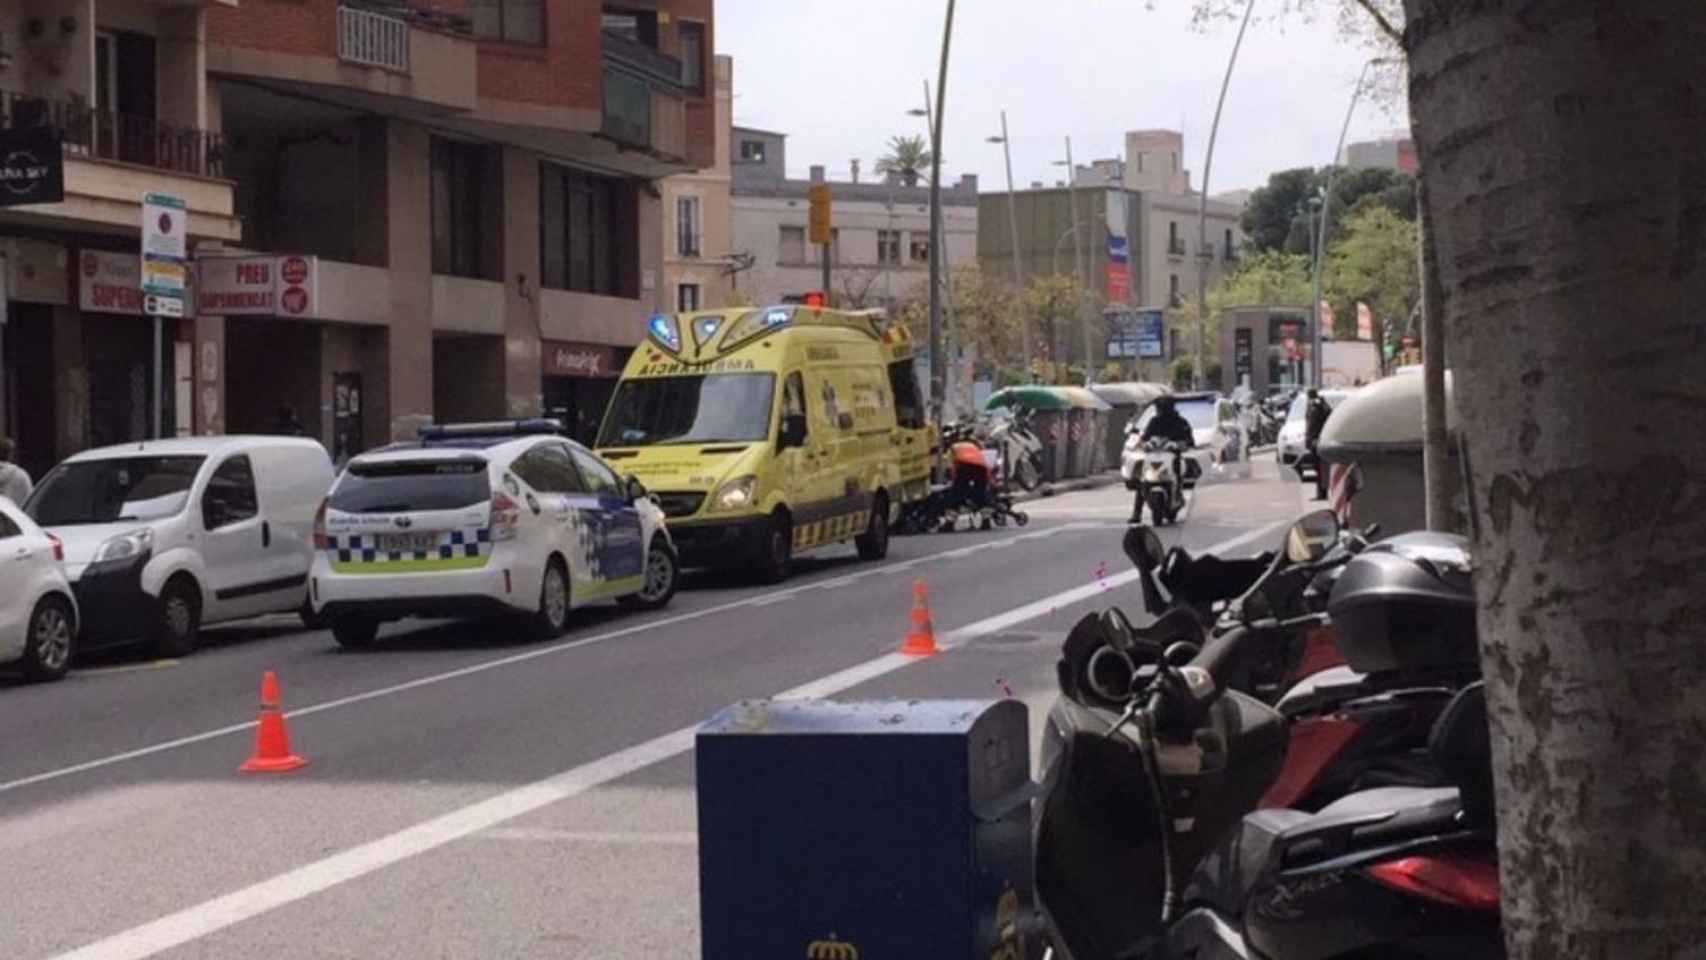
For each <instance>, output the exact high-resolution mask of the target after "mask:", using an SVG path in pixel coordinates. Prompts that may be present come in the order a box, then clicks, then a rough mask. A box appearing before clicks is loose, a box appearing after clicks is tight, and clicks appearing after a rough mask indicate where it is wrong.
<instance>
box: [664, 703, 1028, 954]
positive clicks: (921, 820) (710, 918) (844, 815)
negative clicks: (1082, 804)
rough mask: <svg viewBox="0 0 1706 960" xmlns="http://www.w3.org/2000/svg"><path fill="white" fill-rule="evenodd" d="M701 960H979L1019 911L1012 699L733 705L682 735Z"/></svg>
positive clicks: (1010, 941)
mask: <svg viewBox="0 0 1706 960" xmlns="http://www.w3.org/2000/svg"><path fill="white" fill-rule="evenodd" d="M697 765H698V794H699V905H700V930H701V945H702V956H703V958H704V960H755V958H761V957H762V958H769V957H777V958H782V957H788V958H794V957H798V958H806V960H853V958H856V957H858V958H875V957H920V958H922V957H928V958H930V960H961V958H965V960H970V958H977V960H987V958H988V957H990V956H994V955H996V953H997V951H1003V950H1006V949H1007V948H1009V947H1011V948H1013V953H1012V954H1011V955H1012V956H1018V951H1019V945H1020V943H1021V942H1022V941H1021V939H1020V938H1021V937H1022V936H1023V934H1022V932H1021V929H1020V928H1021V924H1020V922H1019V921H1020V919H1021V918H1022V917H1025V916H1027V915H1028V914H1029V913H1030V912H1031V910H1032V906H1031V904H1032V880H1031V877H1032V869H1031V806H1030V798H1031V793H1032V789H1031V782H1030V778H1029V770H1030V758H1029V726H1028V724H1027V722H1026V711H1025V706H1024V704H1022V703H1020V702H1019V701H1017V700H1001V701H971V700H938V701H890V702H868V703H834V702H828V701H814V700H779V701H749V702H743V703H738V704H735V705H734V706H732V707H729V708H728V709H726V710H724V711H722V712H721V713H719V714H717V715H716V716H715V717H713V718H712V719H711V720H710V721H709V722H708V723H706V724H705V726H703V727H702V728H700V730H699V735H698V750H697Z"/></svg>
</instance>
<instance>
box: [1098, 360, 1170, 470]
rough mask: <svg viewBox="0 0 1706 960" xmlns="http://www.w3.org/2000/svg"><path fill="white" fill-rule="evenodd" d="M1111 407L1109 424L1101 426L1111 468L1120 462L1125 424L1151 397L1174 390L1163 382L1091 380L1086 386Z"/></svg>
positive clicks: (1105, 460)
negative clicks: (1106, 381) (1100, 381)
mask: <svg viewBox="0 0 1706 960" xmlns="http://www.w3.org/2000/svg"><path fill="white" fill-rule="evenodd" d="M1086 389H1088V390H1089V391H1090V392H1091V393H1093V394H1095V395H1096V396H1097V397H1098V398H1100V399H1101V401H1102V402H1103V403H1105V404H1107V405H1108V406H1109V407H1110V408H1111V409H1109V411H1108V414H1107V417H1108V420H1107V425H1106V426H1105V427H1104V428H1103V430H1102V456H1103V464H1104V466H1105V469H1109V470H1112V469H1114V468H1116V467H1118V466H1119V465H1120V453H1121V451H1122V450H1124V448H1125V426H1126V424H1128V423H1130V422H1131V421H1132V420H1134V419H1136V417H1137V415H1138V414H1139V413H1141V412H1143V408H1144V407H1145V406H1148V404H1149V401H1151V400H1154V399H1155V398H1156V397H1159V396H1161V395H1162V394H1164V393H1171V392H1172V391H1171V390H1169V389H1168V388H1167V387H1166V386H1165V385H1164V384H1159V383H1140V382H1135V381H1121V382H1119V383H1092V384H1090V386H1089V387H1087V388H1086Z"/></svg>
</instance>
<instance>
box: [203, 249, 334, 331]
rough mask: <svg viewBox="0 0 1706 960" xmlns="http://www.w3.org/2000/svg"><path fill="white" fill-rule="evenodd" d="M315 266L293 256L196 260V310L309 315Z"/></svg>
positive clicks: (220, 313) (210, 313) (237, 314)
mask: <svg viewBox="0 0 1706 960" xmlns="http://www.w3.org/2000/svg"><path fill="white" fill-rule="evenodd" d="M318 265H319V262H318V260H317V259H316V258H314V257H298V256H285V257H209V258H207V259H205V260H199V261H197V263H196V269H197V272H198V273H199V278H198V279H199V283H198V286H197V289H198V290H199V292H200V296H199V297H198V298H197V300H196V309H197V311H198V312H199V313H201V314H203V315H206V316H227V317H241V316H265V317H271V316H287V317H299V316H308V315H312V314H313V313H314V307H315V286H316V284H315V279H316V274H317V273H318V269H317V268H318Z"/></svg>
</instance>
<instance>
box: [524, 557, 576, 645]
mask: <svg viewBox="0 0 1706 960" xmlns="http://www.w3.org/2000/svg"><path fill="white" fill-rule="evenodd" d="M568 626H569V575H568V573H566V572H565V571H564V570H563V562H562V561H561V560H557V559H554V558H553V559H552V560H551V561H550V562H549V563H547V564H546V565H545V575H544V576H543V577H540V578H539V612H538V613H535V614H534V615H533V632H534V634H535V635H537V636H538V637H539V638H540V639H541V640H550V639H553V638H555V637H560V636H562V635H563V631H564V630H566V629H568Z"/></svg>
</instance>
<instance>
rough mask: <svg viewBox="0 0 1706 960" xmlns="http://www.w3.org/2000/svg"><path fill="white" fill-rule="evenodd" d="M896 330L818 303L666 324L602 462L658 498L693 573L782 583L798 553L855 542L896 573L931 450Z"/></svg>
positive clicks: (640, 362)
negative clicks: (745, 572)
mask: <svg viewBox="0 0 1706 960" xmlns="http://www.w3.org/2000/svg"><path fill="white" fill-rule="evenodd" d="M886 330H887V326H886V324H884V323H883V321H882V318H881V316H880V315H878V314H874V313H847V312H841V311H836V310H826V309H818V308H815V307H812V306H807V305H783V306H775V307H764V308H759V309H750V308H740V309H731V310H720V311H710V312H702V313H688V314H680V315H673V316H672V315H667V314H658V315H655V316H653V317H652V318H651V320H650V322H649V323H648V324H647V330H646V339H645V342H643V343H642V344H640V346H639V347H638V348H637V349H635V351H634V354H633V356H632V357H631V358H629V361H628V366H627V369H626V370H624V371H623V374H622V380H621V382H620V383H619V384H618V385H617V388H616V393H615V395H614V397H612V399H611V401H610V406H609V408H608V409H607V410H606V411H605V415H604V423H603V426H602V428H601V429H600V431H599V437H598V444H597V446H598V451H599V454H600V455H601V456H603V457H604V458H605V459H606V460H607V461H609V462H610V464H611V465H612V466H614V467H615V468H616V469H618V470H621V471H623V472H626V473H629V474H632V475H634V476H636V477H638V478H640V480H641V482H643V483H644V484H645V485H646V487H647V488H648V489H649V490H650V491H651V492H652V493H653V495H654V496H655V497H656V498H657V500H658V502H659V503H660V504H661V505H662V506H663V509H664V514H665V516H666V517H667V518H668V519H667V522H668V525H669V531H670V535H671V537H672V538H673V540H674V541H675V544H676V547H677V549H678V550H679V551H680V552H681V555H682V562H683V563H684V564H685V565H689V566H719V567H723V566H727V565H729V564H730V563H736V564H744V565H747V566H749V567H751V568H752V569H754V570H755V571H756V572H757V573H758V574H759V575H760V576H761V577H762V578H763V579H765V580H767V581H771V582H775V581H780V580H783V579H785V578H786V577H787V576H788V574H789V572H790V569H791V566H792V562H793V558H794V556H795V555H797V554H799V553H802V552H804V551H807V550H811V549H814V548H817V547H821V546H825V545H828V544H834V543H844V542H846V541H849V540H851V541H853V542H854V543H855V544H856V545H857V546H858V550H859V555H860V556H861V557H863V558H864V559H867V560H877V559H881V558H882V557H883V556H885V555H886V554H887V553H888V540H889V524H890V521H891V520H893V518H894V517H895V516H896V515H897V510H898V507H899V506H900V505H901V503H902V502H903V498H904V497H906V496H907V489H906V488H907V486H908V484H907V483H906V482H905V481H906V479H907V478H905V477H903V475H902V470H901V463H902V460H903V459H905V457H904V455H903V452H902V451H903V450H906V448H907V447H908V446H912V447H919V448H921V449H926V450H927V448H928V443H927V442H926V441H925V439H924V435H923V431H922V429H921V427H922V424H923V406H922V404H921V403H920V397H919V393H918V389H917V385H916V381H915V378H914V377H913V375H912V360H911V356H910V350H907V351H906V353H907V356H906V357H905V358H904V361H898V360H897V359H896V357H897V349H898V348H899V345H900V340H901V338H899V337H896V336H893V335H885V334H886ZM891 363H895V364H896V366H895V367H894V371H899V370H900V366H901V364H902V363H903V364H904V368H905V370H904V372H905V377H904V382H903V383H902V385H901V386H902V392H903V394H905V395H904V396H902V397H899V398H897V396H896V379H895V378H892V377H891V367H890V364H891ZM897 411H898V413H899V419H897ZM902 421H904V422H905V423H906V424H908V426H907V427H904V428H903V427H902V425H901V424H902ZM914 422H916V423H917V424H919V427H918V428H914V427H911V426H910V424H912V423H914ZM925 456H926V460H927V458H928V454H927V453H926V455H925ZM925 485H926V486H927V485H928V477H927V476H926V478H925Z"/></svg>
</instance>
